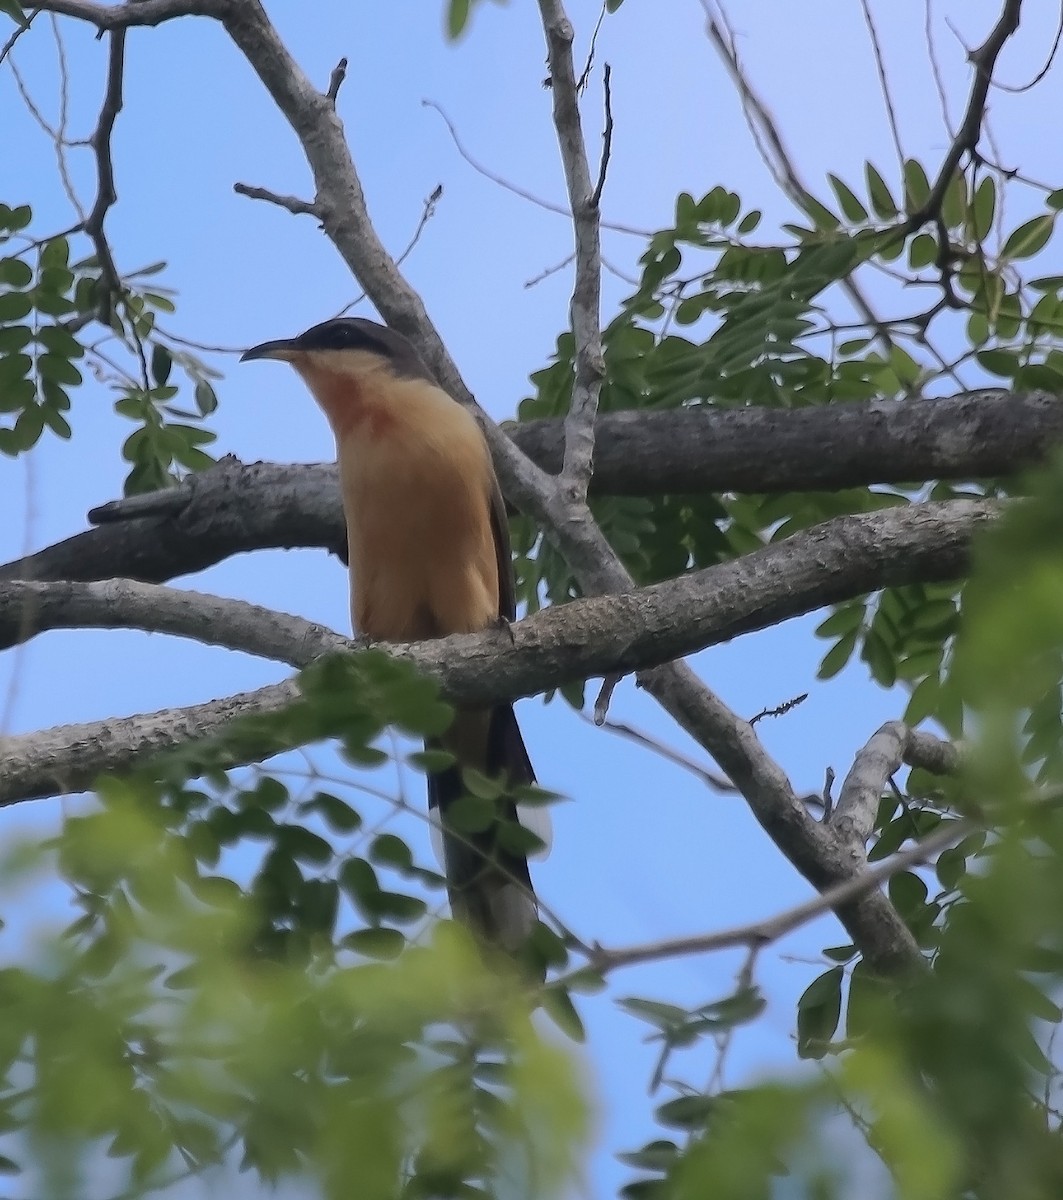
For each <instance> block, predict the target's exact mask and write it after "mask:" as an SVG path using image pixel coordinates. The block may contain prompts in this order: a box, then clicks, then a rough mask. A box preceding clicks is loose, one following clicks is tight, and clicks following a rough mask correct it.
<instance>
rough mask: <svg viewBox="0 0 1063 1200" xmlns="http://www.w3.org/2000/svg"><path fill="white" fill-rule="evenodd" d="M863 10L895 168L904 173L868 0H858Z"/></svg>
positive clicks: (899, 140)
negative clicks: (894, 155)
mask: <svg viewBox="0 0 1063 1200" xmlns="http://www.w3.org/2000/svg"><path fill="white" fill-rule="evenodd" d="M860 4H861V7H862V8H863V10H864V23H865V24H866V25H867V32H868V36H869V37H870V39H871V49H872V52H873V53H874V55H875V67H876V69H877V71H878V81H879V87H880V88H881V89H882V102H883V103H884V104H885V106H886V117H887V120H888V121H889V127H890V136H891V137H892V138H893V148H894V150H895V151H896V154H897V168H898V170H899V171H900V172H901V174H902V175H903V174H904V147H903V146H902V145H901V133H900V129H899V128H898V126H897V113H896V110H895V109H894V107H893V96H892V95H891V94H890V84H889V79H888V78H887V76H886V63H885V60H884V58H883V56H882V43H881V42H880V41H879V37H878V30H877V29H876V28H875V19H874V17H873V16H872V15H871V5H870V4H869V3H868V0H860Z"/></svg>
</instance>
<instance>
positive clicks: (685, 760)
mask: <svg viewBox="0 0 1063 1200" xmlns="http://www.w3.org/2000/svg"><path fill="white" fill-rule="evenodd" d="M580 715H581V716H583V719H584V720H587V719H588V718H587V717H586V716H584V714H582V713H581V714H580ZM592 723H593V724H594V725H596V726H598V727H599V728H601V729H607V730H608V731H609V732H610V733H615V734H617V735H618V736H619V737H622V738H627V739H628V741H630V742H634V743H635V744H636V745H639V746H645V748H646V749H647V750H652V751H653V753H654V754H659V755H660V756H661V758H666V759H667V760H668V761H669V762H672V763H675V765H676V766H677V767H682V768H683V770H685V771H689V772H690V773H691V774H692V775H696V776H697V778H698V779H700V780H701V782H702V783H704V784H705V785H706V787H710V788H712V790H713V791H716V792H720V793H721V794H723V795H727V796H737V795H738V788H736V787H735V785H734V784H733V783H732V782H731V781H730V780H729V779H725V778H724V777H723V776H722V775H715V774H713V772H712V771H710V770H709V769H708V768H707V767H703V766H702V765H701V763H699V762H695V761H694V759H692V758H690V757H689V756H688V755H686V754H683V753H682V752H681V751H679V750H675V749H673V748H672V747H671V746H666V745H665V744H664V743H663V742H660V741H658V740H657V739H656V738H653V737H650V735H649V734H648V733H643V732H642V731H641V730H639V729H636V728H635V727H634V726H633V725H625V724H624V723H623V722H620V721H602V722H600V723H599V722H598V721H593V722H592Z"/></svg>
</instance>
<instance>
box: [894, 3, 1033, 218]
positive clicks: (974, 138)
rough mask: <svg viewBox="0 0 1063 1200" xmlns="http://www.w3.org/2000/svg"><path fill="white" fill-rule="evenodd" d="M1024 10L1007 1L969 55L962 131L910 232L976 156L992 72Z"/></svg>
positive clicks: (934, 209)
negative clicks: (968, 158)
mask: <svg viewBox="0 0 1063 1200" xmlns="http://www.w3.org/2000/svg"><path fill="white" fill-rule="evenodd" d="M1021 10H1022V0H1005V2H1004V7H1003V9H1002V11H1001V14H1000V17H999V18H998V19H997V23H996V24H995V25H994V26H993V28H992V30H991V31H990V33H989V36H988V37H987V38H986V40H985V41H984V42H983V43H982V45H981V46H979V47H978V49H977V50H974V51H972V53H971V54H970V61H971V66H972V67H973V68H974V80H973V82H972V83H971V91H970V94H969V96H968V97H967V107H966V109H965V110H964V114H963V120H962V121H961V122H960V127H959V129H958V130H957V132H956V136H955V137H954V138H953V139H952V143H951V144H950V146H949V148H948V150H947V151H946V153H945V157H944V159H942V162H941V167H940V168H939V170H938V173H937V178H936V179H935V180H934V183H933V185H932V186H931V188H930V194H929V195H928V196H927V198H926V201H925V202H924V203H923V204H922V205H921V206H920V207H919V208H918V209H917V210H916V211H915V212H913V213H912V214H911V216H910V217H909V218H908V221H907V222H906V227H907V228H909V229H918V228H919V226H920V225H923V224H925V223H926V221H927V220H928V219H929V218H930V217H931V216H933V215H934V214H935V213H937V212H938V211H939V210H940V208H941V203H942V201H943V200H944V199H945V193H946V191H947V190H948V187H949V184H950V183H951V182H952V177H953V175H954V174H955V172H956V168H957V167H958V166H959V165H960V160H961V159H962V158H963V156H964V155H965V154H970V155H972V156H973V155H975V154H976V153H977V151H978V142H979V139H980V137H981V134H982V122H983V120H984V118H985V108H986V99H987V97H988V95H989V85H990V83H991V82H992V80H993V70H994V68H995V67H996V63H997V58H998V57H999V56H1000V52H1001V50H1003V49H1004V46H1005V44H1006V43H1007V41H1008V39H1009V38H1010V37H1011V36H1012V34H1014V33H1015V31H1016V30H1017V29H1018V27H1019V15H1020V12H1021Z"/></svg>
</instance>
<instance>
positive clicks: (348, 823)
mask: <svg viewBox="0 0 1063 1200" xmlns="http://www.w3.org/2000/svg"><path fill="white" fill-rule="evenodd" d="M299 811H300V812H317V813H320V814H321V816H322V817H324V818H325V820H326V821H327V822H328V825H329V827H330V828H332V829H334V830H335V831H336V832H337V833H353V832H354V831H355V830H356V829H358V828H359V827H360V826H361V824H362V818H361V814H359V813H358V812H356V811H355V810H354V809H353V808H352V807H351V806H350V805H349V804H348V803H347V802H346V801H345V800H341V799H340V798H339V797H338V796H333V795H331V794H330V793H329V792H316V793H315V794H314V797H313V799H311V800H307V801H305V802H304V803H303V804H301V805H300V806H299Z"/></svg>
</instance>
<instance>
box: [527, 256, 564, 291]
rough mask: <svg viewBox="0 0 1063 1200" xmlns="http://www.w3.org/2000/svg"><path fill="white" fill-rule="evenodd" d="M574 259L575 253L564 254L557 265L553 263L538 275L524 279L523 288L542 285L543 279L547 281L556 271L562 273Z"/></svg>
mask: <svg viewBox="0 0 1063 1200" xmlns="http://www.w3.org/2000/svg"><path fill="white" fill-rule="evenodd" d="M575 257H576V255H575V252H573V253H572V254H566V255H565V257H564V258H563V259H562V260H561V261H560V262H559V263H555V264H554V265H553V266H552V267H547V268H546V269H545V270H543V271H540V272H539V274H538V275H533V276H532V278H531V279H526V280H525V281H524V286H525V287H526V288H533V287H535V286H536V285H537V284H540V283H542V281H543V280H544V279H549V278H550V276H551V275H556V274H557V273H558V271H563V270H564V269H565V267H567V266H568V264H569V263H570V262H571V261H572V260H573V259H574V258H575Z"/></svg>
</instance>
